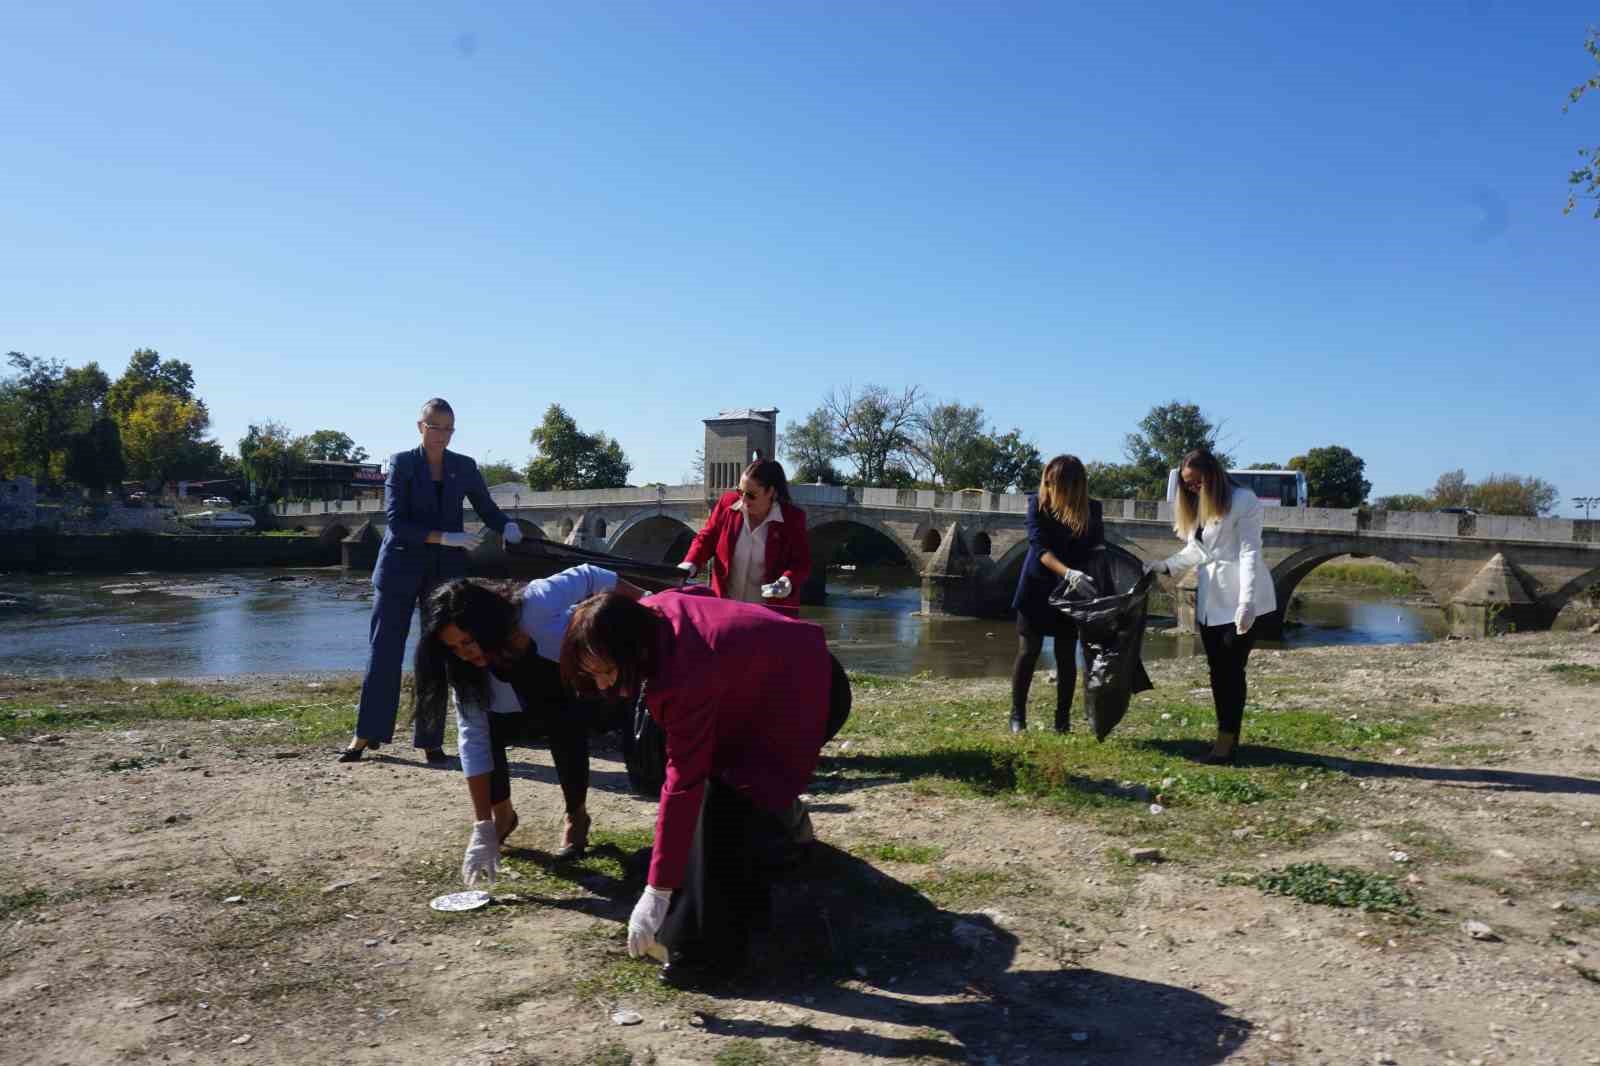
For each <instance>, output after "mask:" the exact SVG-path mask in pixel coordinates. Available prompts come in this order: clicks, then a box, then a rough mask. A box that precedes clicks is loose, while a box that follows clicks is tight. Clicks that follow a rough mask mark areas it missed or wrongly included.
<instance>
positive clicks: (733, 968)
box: [656, 955, 744, 989]
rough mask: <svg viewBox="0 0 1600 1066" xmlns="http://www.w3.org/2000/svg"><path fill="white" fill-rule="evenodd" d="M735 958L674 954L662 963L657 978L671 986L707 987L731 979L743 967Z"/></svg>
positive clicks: (687, 987) (684, 987)
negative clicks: (717, 958)
mask: <svg viewBox="0 0 1600 1066" xmlns="http://www.w3.org/2000/svg"><path fill="white" fill-rule="evenodd" d="M743 968H744V967H743V964H742V963H740V962H738V961H736V960H735V959H732V958H729V959H722V960H716V959H709V958H704V957H702V956H699V955H692V956H678V955H674V956H673V957H672V958H671V959H670V960H669V961H667V962H665V963H663V964H662V965H661V970H660V972H659V973H657V974H656V980H658V981H660V982H661V983H662V984H664V985H667V986H669V987H671V988H683V989H705V988H710V987H713V986H715V985H719V984H722V983H724V982H726V981H728V980H731V979H732V978H733V976H734V975H735V974H737V973H739V972H740V971H741V970H742V969H743Z"/></svg>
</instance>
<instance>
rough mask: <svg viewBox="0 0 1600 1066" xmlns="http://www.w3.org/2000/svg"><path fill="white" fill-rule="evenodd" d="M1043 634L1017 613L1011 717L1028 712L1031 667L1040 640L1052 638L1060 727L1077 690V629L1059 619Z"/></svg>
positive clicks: (1024, 614)
mask: <svg viewBox="0 0 1600 1066" xmlns="http://www.w3.org/2000/svg"><path fill="white" fill-rule="evenodd" d="M1051 628H1052V630H1053V632H1046V631H1045V629H1044V627H1043V626H1041V625H1040V624H1039V623H1038V622H1037V621H1035V620H1032V619H1030V618H1029V617H1028V615H1027V612H1025V611H1018V612H1017V659H1016V662H1014V663H1012V664H1011V714H1012V716H1013V717H1017V718H1022V717H1025V716H1026V715H1027V713H1028V689H1029V688H1030V687H1031V686H1032V685H1033V668H1034V667H1035V666H1037V665H1038V664H1039V653H1040V652H1042V651H1044V638H1045V637H1046V636H1053V637H1054V638H1055V642H1056V644H1055V650H1056V719H1057V720H1058V721H1060V722H1061V724H1062V725H1065V724H1066V719H1067V717H1068V716H1070V715H1071V714H1072V694H1073V692H1074V691H1075V690H1076V689H1077V687H1078V627H1077V626H1075V625H1073V624H1072V623H1071V622H1069V621H1067V620H1066V619H1065V618H1063V619H1061V620H1060V621H1059V622H1057V623H1056V624H1055V625H1054V626H1052V627H1051Z"/></svg>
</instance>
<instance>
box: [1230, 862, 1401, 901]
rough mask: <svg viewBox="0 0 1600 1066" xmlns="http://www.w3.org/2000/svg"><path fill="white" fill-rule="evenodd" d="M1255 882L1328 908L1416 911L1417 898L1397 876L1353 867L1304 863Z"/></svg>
mask: <svg viewBox="0 0 1600 1066" xmlns="http://www.w3.org/2000/svg"><path fill="white" fill-rule="evenodd" d="M1252 883H1253V884H1254V885H1255V886H1256V887H1257V888H1259V889H1261V891H1263V892H1265V893H1267V894H1268V895H1273V896H1291V897H1293V898H1294V899H1297V900H1300V901H1301V902H1302V903H1317V904H1321V905H1322V906H1325V907H1356V908H1358V909H1360V910H1363V911H1391V912H1394V913H1397V914H1415V913H1416V910H1417V907H1416V901H1415V900H1414V899H1412V897H1411V894H1410V893H1409V892H1407V891H1406V890H1405V889H1403V888H1401V887H1400V886H1399V885H1398V884H1396V883H1395V880H1394V878H1392V877H1385V876H1383V875H1381V874H1371V873H1367V872H1366V871H1365V870H1357V869H1354V868H1352V867H1348V866H1342V867H1332V866H1327V865H1325V864H1323V863H1320V862H1301V863H1295V864H1294V865H1292V866H1286V867H1284V868H1283V869H1281V870H1274V871H1271V872H1268V873H1264V874H1259V875H1257V876H1256V877H1255V878H1253V879H1252Z"/></svg>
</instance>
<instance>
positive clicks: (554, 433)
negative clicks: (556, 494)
mask: <svg viewBox="0 0 1600 1066" xmlns="http://www.w3.org/2000/svg"><path fill="white" fill-rule="evenodd" d="M528 443H530V444H532V445H533V446H534V447H535V448H537V449H538V454H537V455H533V456H529V458H528V465H527V468H526V470H525V471H524V474H525V480H526V481H527V482H528V487H529V488H531V489H534V490H536V491H546V490H550V489H614V488H621V487H622V486H623V485H626V484H627V483H628V473H629V471H631V470H632V469H633V464H632V463H630V462H628V457H627V456H626V455H624V454H623V451H622V445H621V444H619V443H617V442H616V441H614V440H612V439H611V438H610V437H608V436H606V435H605V434H604V433H584V432H582V431H580V430H579V429H578V423H577V422H575V421H574V420H573V418H572V416H571V415H569V414H567V412H566V411H565V410H563V409H562V407H561V405H560V404H558V403H553V404H551V405H550V407H549V409H548V410H547V411H545V413H544V420H543V421H542V422H540V423H539V424H538V425H537V426H535V427H534V428H533V431H532V432H531V433H529V434H528Z"/></svg>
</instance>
